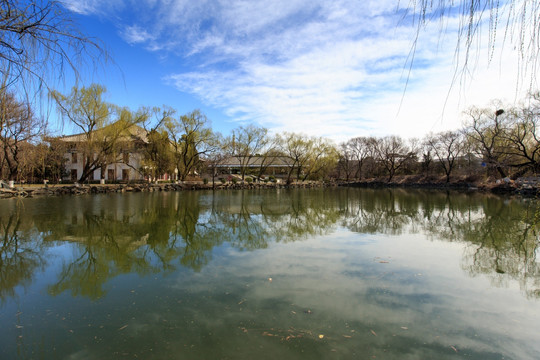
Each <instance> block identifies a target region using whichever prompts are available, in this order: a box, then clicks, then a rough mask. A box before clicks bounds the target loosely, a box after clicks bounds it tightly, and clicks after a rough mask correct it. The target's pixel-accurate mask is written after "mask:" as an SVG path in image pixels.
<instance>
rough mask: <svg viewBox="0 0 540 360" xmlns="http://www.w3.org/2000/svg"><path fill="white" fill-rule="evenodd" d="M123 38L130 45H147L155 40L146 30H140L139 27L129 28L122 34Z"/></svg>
mask: <svg viewBox="0 0 540 360" xmlns="http://www.w3.org/2000/svg"><path fill="white" fill-rule="evenodd" d="M122 37H123V38H124V40H125V41H126V42H128V43H129V44H139V43H146V42H148V41H151V40H154V37H153V36H152V35H150V34H149V33H148V32H147V31H146V30H145V29H142V28H140V27H139V26H137V25H133V26H128V27H126V28H125V29H124V31H123V32H122Z"/></svg>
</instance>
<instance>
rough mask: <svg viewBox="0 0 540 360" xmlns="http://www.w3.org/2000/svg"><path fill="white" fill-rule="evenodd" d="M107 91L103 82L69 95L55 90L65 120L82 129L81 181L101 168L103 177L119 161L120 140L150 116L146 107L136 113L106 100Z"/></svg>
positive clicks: (78, 146)
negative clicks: (111, 164) (110, 165)
mask: <svg viewBox="0 0 540 360" xmlns="http://www.w3.org/2000/svg"><path fill="white" fill-rule="evenodd" d="M105 91H106V90H105V88H104V87H103V86H101V85H98V84H92V85H90V86H89V87H81V88H80V89H79V88H77V87H74V88H73V89H72V90H71V93H70V94H68V95H63V94H61V93H59V92H57V91H52V92H51V97H52V98H53V99H54V101H55V103H56V106H57V109H58V112H59V113H60V115H61V116H62V118H63V119H64V121H67V122H69V123H70V124H71V125H73V126H74V127H75V128H76V129H78V130H79V131H81V133H80V134H79V135H78V136H77V137H76V149H77V151H78V152H81V154H82V156H83V171H82V174H81V176H80V177H79V181H80V182H84V181H86V180H87V179H89V178H90V177H91V175H92V173H93V172H94V171H95V170H98V169H101V173H102V174H101V176H102V179H103V178H104V177H103V176H104V170H105V168H106V166H107V164H110V163H112V162H115V161H116V157H117V156H119V154H120V149H119V145H120V141H122V140H125V139H126V137H127V136H128V135H129V131H130V129H132V127H133V126H134V125H136V124H138V123H141V122H142V121H144V120H145V119H146V118H147V117H148V113H147V112H146V111H141V112H137V113H132V112H131V111H130V110H129V109H118V108H116V107H115V106H113V105H112V104H109V103H107V102H105V101H104V100H103V94H104V93H105ZM113 118H114V120H113Z"/></svg>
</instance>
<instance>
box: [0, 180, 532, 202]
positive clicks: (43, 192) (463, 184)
mask: <svg viewBox="0 0 540 360" xmlns="http://www.w3.org/2000/svg"><path fill="white" fill-rule="evenodd" d="M331 186H348V187H366V188H391V187H410V188H425V189H441V190H461V191H482V192H490V193H495V194H503V195H504V194H506V195H521V196H527V197H539V196H540V177H530V178H521V179H517V180H515V181H514V180H510V179H503V180H496V179H492V178H482V179H481V178H475V177H459V178H453V179H452V180H451V181H450V182H446V178H444V177H441V178H437V177H429V176H420V175H408V176H396V177H394V178H393V179H392V180H391V181H389V180H388V179H384V178H374V179H365V180H361V181H349V182H344V181H336V182H321V181H305V182H293V183H291V184H286V183H273V182H266V183H263V182H260V183H247V182H237V183H233V182H227V183H221V182H220V183H215V184H214V185H212V183H211V182H210V183H207V184H205V183H204V182H202V181H186V182H182V183H178V184H176V183H158V184H155V183H151V184H150V183H140V184H105V185H101V184H84V185H78V184H74V185H48V186H43V185H23V186H15V187H13V188H5V187H4V188H0V198H9V197H33V196H59V195H83V194H100V193H125V192H154V191H186V190H212V189H214V190H225V189H228V190H241V189H287V188H321V187H331Z"/></svg>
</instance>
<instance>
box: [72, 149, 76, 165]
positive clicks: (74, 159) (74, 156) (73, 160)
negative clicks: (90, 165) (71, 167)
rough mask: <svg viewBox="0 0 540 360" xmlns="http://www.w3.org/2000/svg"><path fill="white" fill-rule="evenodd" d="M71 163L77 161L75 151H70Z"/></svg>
mask: <svg viewBox="0 0 540 360" xmlns="http://www.w3.org/2000/svg"><path fill="white" fill-rule="evenodd" d="M71 163H72V164H76V163H77V153H75V152H74V153H71Z"/></svg>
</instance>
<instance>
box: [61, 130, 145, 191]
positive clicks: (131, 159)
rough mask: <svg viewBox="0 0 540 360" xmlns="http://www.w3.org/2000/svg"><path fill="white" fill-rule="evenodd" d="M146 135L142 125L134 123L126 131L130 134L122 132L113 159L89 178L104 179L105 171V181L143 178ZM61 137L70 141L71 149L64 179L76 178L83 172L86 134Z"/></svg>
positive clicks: (69, 147) (94, 179)
mask: <svg viewBox="0 0 540 360" xmlns="http://www.w3.org/2000/svg"><path fill="white" fill-rule="evenodd" d="M98 131H99V130H98ZM146 134H147V132H146V130H145V129H143V128H141V127H140V126H137V125H133V126H131V127H130V128H129V129H128V130H127V134H125V135H122V139H121V140H120V141H119V147H118V149H119V150H118V151H117V153H116V154H114V155H113V156H112V157H113V159H114V160H112V161H111V163H110V164H107V165H106V166H105V169H101V168H98V169H96V170H94V171H93V173H92V174H91V176H90V177H89V180H90V181H96V180H97V181H99V180H101V179H102V170H103V177H104V180H107V181H130V180H143V179H144V176H143V174H142V172H141V167H142V165H143V164H142V159H143V155H142V153H141V151H140V149H141V145H143V144H144V143H146V141H147V140H146V138H147V137H146ZM58 139H59V140H61V141H64V142H66V143H68V150H67V152H66V153H65V154H64V157H65V158H66V163H65V167H66V172H67V176H66V177H65V178H64V180H71V181H77V180H78V179H79V178H80V177H81V175H82V173H83V171H84V165H85V164H84V161H85V158H86V156H85V151H84V150H83V148H84V145H85V144H87V136H86V134H84V133H83V134H75V135H67V136H62V137H60V138H58ZM96 157H97V154H95V155H94V159H95V158H96Z"/></svg>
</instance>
